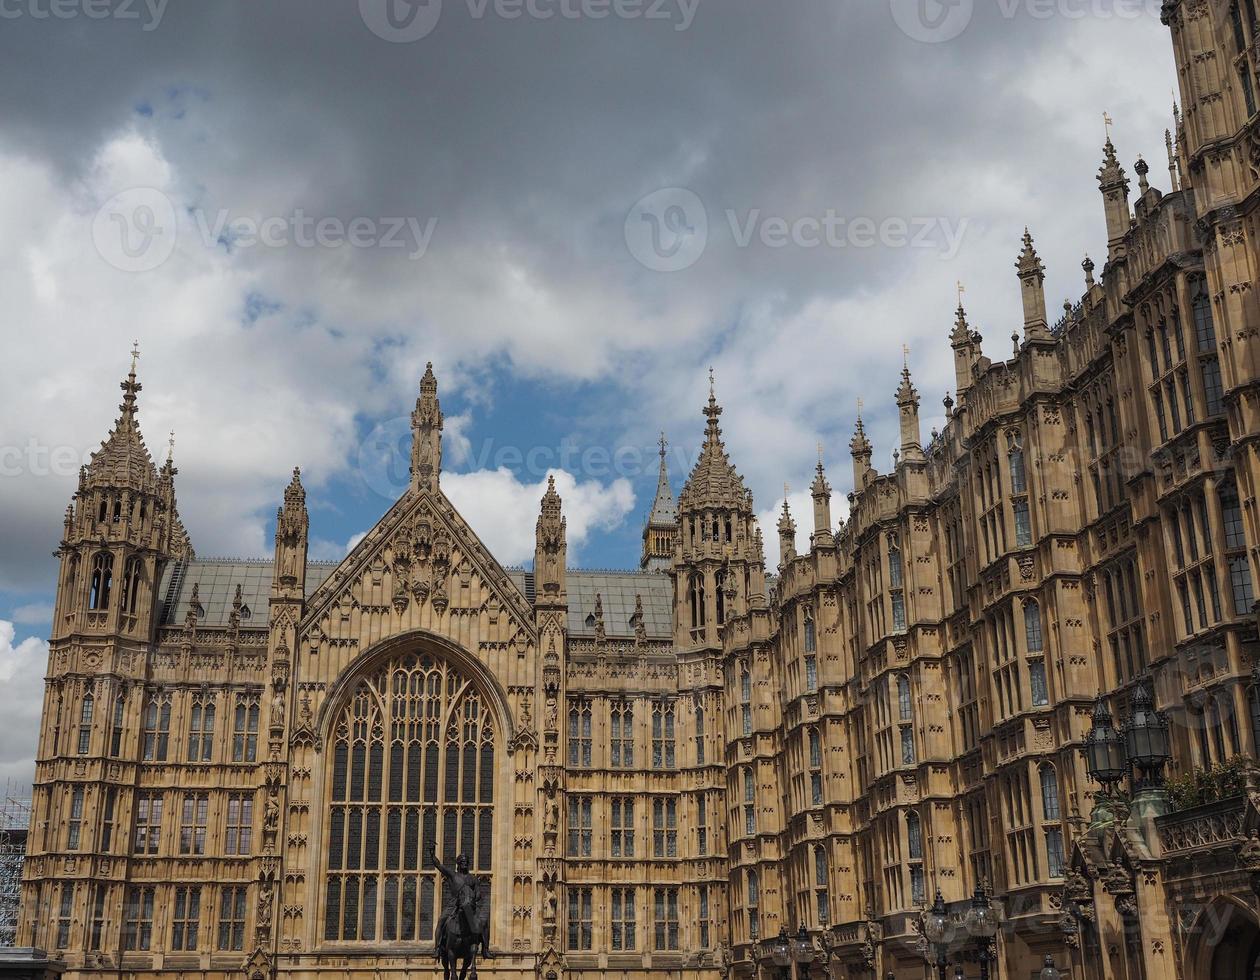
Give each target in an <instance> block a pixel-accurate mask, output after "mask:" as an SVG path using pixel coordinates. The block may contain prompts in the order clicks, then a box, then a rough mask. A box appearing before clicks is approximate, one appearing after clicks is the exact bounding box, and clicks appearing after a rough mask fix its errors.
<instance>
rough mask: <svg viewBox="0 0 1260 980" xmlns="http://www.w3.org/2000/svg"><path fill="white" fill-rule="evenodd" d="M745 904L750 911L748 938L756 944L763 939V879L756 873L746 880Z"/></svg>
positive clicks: (751, 872)
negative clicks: (761, 908)
mask: <svg viewBox="0 0 1260 980" xmlns="http://www.w3.org/2000/svg"><path fill="white" fill-rule="evenodd" d="M744 904H745V907H746V908H747V909H748V938H749V939H750V940H752V941H753V942H756V941H757V940H758V939H760V938H761V911H760V905H761V879H759V878H758V877H757V872H755V871H749V872H748V877H747V878H746V879H745V884H744Z"/></svg>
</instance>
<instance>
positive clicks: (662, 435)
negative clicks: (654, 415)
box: [660, 432, 666, 459]
mask: <svg viewBox="0 0 1260 980" xmlns="http://www.w3.org/2000/svg"><path fill="white" fill-rule="evenodd" d="M660 446H661V459H664V458H665V446H666V442H665V433H664V432H662V433H661V442H660Z"/></svg>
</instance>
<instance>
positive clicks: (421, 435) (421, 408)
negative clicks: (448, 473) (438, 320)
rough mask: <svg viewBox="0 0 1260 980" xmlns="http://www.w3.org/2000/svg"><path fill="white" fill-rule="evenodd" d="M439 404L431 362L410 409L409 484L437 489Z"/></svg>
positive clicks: (425, 370) (420, 487)
mask: <svg viewBox="0 0 1260 980" xmlns="http://www.w3.org/2000/svg"><path fill="white" fill-rule="evenodd" d="M442 422H443V419H442V406H441V403H440V402H439V401H438V396H437V378H436V377H435V376H434V374H433V362H432V361H430V362H429V363H428V364H427V365H425V369H424V377H423V378H421V379H420V397H419V398H417V399H416V408H415V411H413V412H412V413H411V487H412V489H413V490H414V489H424V490H430V491H436V490H437V488H438V478H439V476H440V475H441V473H442Z"/></svg>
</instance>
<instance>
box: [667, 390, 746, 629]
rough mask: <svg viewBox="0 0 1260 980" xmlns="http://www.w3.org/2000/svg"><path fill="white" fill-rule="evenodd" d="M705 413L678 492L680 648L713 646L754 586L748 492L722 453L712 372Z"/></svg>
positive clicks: (676, 583) (675, 570) (676, 570)
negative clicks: (694, 455) (700, 442)
mask: <svg viewBox="0 0 1260 980" xmlns="http://www.w3.org/2000/svg"><path fill="white" fill-rule="evenodd" d="M704 415H705V419H706V423H705V431H704V446H703V447H702V448H701V450H700V456H699V458H698V459H697V460H696V465H695V466H694V467H693V468H692V471H691V474H690V475H689V476H688V477H687V482H686V483H685V484H683V488H682V491H681V493H679V495H678V535H679V538H678V542H679V543H678V548H677V551H676V552H675V557H674V563H673V566H672V572H673V575H674V588H675V603H676V606H677V610H678V613H677V616H676V617H675V622H676V623H677V632H676V636H675V641H676V643H677V645H678V648H679V649H680V650H687V649H694V648H696V647H702V646H709V647H717V646H719V644H720V639H719V632H720V629H721V627H722V626H723V625H724V624H725V622H726V620H727V619H728V618H729V617H730V616H732V615H739V614H741V613H742V612H743V611H744V610H745V609H746V608H747V603H748V600H749V596H750V595H751V594H752V593H753V591H754V583H755V581H756V575H755V574H754V571H755V570H754V568H753V566H754V565H755V564H756V559H755V558H754V556H753V549H754V535H755V531H756V521H755V518H754V515H753V499H752V492H751V491H749V490H748V489H747V488H746V487H745V486H744V479H743V477H741V476H740V475H739V473H738V472H737V471H736V469H735V467H734V466H733V465H732V464H731V461H730V458H729V457H728V456H727V454H726V447H725V445H724V444H723V442H722V430H721V428H720V427H719V425H718V419H719V418H720V417H721V415H722V407H721V406H720V405H718V403H717V397H716V395H715V394H714V388H713V377H712V373H710V376H709V402H708V404H707V405H706V406H705V408H704ZM763 592H764V588H763Z"/></svg>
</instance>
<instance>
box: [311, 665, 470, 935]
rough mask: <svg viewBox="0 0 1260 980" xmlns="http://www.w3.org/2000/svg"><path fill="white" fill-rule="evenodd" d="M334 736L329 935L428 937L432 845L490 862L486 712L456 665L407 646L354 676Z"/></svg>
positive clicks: (433, 908)
mask: <svg viewBox="0 0 1260 980" xmlns="http://www.w3.org/2000/svg"><path fill="white" fill-rule="evenodd" d="M330 742H331V746H330V753H329V757H330V764H331V769H330V778H329V780H328V784H329V787H330V789H329V798H328V801H327V809H328V817H327V819H328V849H327V853H326V860H327V897H326V901H325V904H324V927H323V928H324V938H325V939H327V940H333V941H342V942H377V941H385V942H393V941H403V942H407V941H411V942H431V941H432V939H433V931H434V927H435V925H436V918H437V913H438V912H439V911H440V909H439V908H438V904H439V889H438V881H437V872H436V870H434V869H432V868H428V867H425V863H426V862H425V860H424V855H425V853H426V852H427V850H428V848H429V845H430V844H433V845H436V847H437V849H438V851H439V853H440V855H441V856H442V857H443V858H444V860H446V861H450V860H452V858H453V857H454V855H455V854H457V853H462V854H465V855H467V857H468V858H469V861H470V862H471V864H472V867H473V869H474V871H476V872H478V873H479V874H481V875H483V876H486V875H488V873H489V871H490V857H491V852H492V849H493V842H494V835H493V821H494V779H495V729H494V724H493V720H492V718H491V714H490V711H489V710H488V708H487V707H486V704H485V703H484V701H483V699H482V696H481V694H480V693H479V692H478V691H477V690H476V688H474V687H473V685H472V684H471V683H470V682H469V681H467V680H466V679H465V678H464V677H462V676H461V675H460V674H459V673H458V672H457V671H456V670H455V669H454V668H453V667H452V666H450V665H449V664H447V663H445V662H444V661H441V660H438V659H436V658H434V657H431V656H428V655H418V654H410V653H408V654H404V655H401V656H399V657H397V658H395V659H394V660H392V661H391V662H389V663H388V664H386V665H385V666H384V667H382V668H381V669H380V670H379V671H377V672H375V673H374V674H372V675H371V676H370V677H366V678H364V679H363V680H362V681H360V682H359V683H358V685H357V686H356V687H355V688H354V689H353V691H352V692H351V693H350V695H349V699H348V701H347V702H346V704H345V705H344V706H343V707H342V708H341V709H340V710H339V712H338V713H337V714H336V715H335V716H334V719H333V723H332V731H331V736H330Z"/></svg>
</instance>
